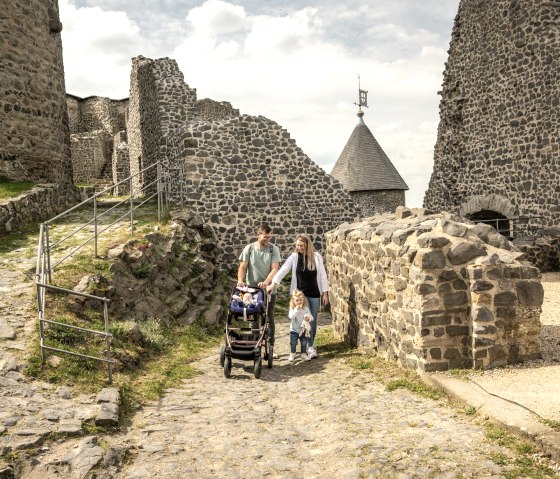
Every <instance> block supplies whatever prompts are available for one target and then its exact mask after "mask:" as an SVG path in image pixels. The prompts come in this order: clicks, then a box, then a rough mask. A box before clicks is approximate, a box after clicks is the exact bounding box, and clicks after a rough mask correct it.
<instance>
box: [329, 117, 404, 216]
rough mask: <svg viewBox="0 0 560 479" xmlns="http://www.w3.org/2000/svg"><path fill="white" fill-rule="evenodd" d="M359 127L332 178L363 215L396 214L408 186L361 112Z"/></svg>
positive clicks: (334, 169) (339, 160) (349, 141)
mask: <svg viewBox="0 0 560 479" xmlns="http://www.w3.org/2000/svg"><path fill="white" fill-rule="evenodd" d="M357 115H358V118H359V120H358V124H357V125H356V127H355V128H354V131H353V132H352V135H350V138H349V139H348V142H347V143H346V146H345V147H344V149H343V150H342V153H341V154H340V156H339V157H338V160H337V161H336V163H335V165H334V167H333V169H332V171H331V176H333V177H334V178H335V179H337V180H338V181H340V183H342V185H343V186H344V189H345V190H346V191H348V192H349V193H350V196H351V197H352V199H353V200H354V204H355V205H356V208H357V209H358V211H359V213H360V216H362V217H367V216H373V215H378V214H382V213H387V212H393V211H395V209H396V208H397V206H404V204H405V198H404V192H405V190H408V186H407V185H406V183H405V182H404V180H403V179H402V178H401V175H399V172H398V171H397V169H396V168H395V167H394V166H393V163H391V160H390V159H389V157H388V156H387V155H386V154H385V152H384V151H383V148H381V146H380V145H379V143H378V142H377V140H376V139H375V137H374V136H373V134H372V132H371V131H370V129H369V128H368V127H367V125H366V124H365V123H364V118H363V116H364V112H363V111H362V110H361V108H360V111H358V113H357Z"/></svg>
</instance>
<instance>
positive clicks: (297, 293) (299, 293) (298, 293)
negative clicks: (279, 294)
mask: <svg viewBox="0 0 560 479" xmlns="http://www.w3.org/2000/svg"><path fill="white" fill-rule="evenodd" d="M300 296H301V297H302V298H303V306H304V307H305V306H307V298H306V297H305V294H303V291H300V290H299V289H294V292H293V293H292V296H290V308H291V309H294V308H295V307H296V303H295V301H294V299H295V298H299V297H300Z"/></svg>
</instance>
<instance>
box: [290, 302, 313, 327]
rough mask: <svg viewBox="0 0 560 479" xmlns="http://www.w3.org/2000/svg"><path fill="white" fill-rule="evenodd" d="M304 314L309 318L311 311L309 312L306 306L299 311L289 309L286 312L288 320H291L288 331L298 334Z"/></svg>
mask: <svg viewBox="0 0 560 479" xmlns="http://www.w3.org/2000/svg"><path fill="white" fill-rule="evenodd" d="M306 314H309V315H310V316H311V311H309V308H308V307H307V306H304V307H303V308H301V309H296V308H290V310H289V311H288V318H290V319H291V322H290V331H293V332H294V333H298V334H299V333H300V329H301V325H302V324H303V321H304V319H303V317H304V316H305V315H306Z"/></svg>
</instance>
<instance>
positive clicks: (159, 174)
mask: <svg viewBox="0 0 560 479" xmlns="http://www.w3.org/2000/svg"><path fill="white" fill-rule="evenodd" d="M169 171H170V170H169V169H167V168H164V167H163V166H162V165H161V163H160V162H158V163H154V164H153V165H150V166H148V167H146V168H144V169H142V170H140V171H138V172H137V173H135V174H133V175H131V176H129V177H128V178H126V179H124V180H122V181H120V182H118V183H116V184H115V185H112V186H110V187H108V188H106V189H105V190H103V191H101V192H99V193H96V194H95V195H94V196H92V197H91V198H88V199H87V200H85V201H82V202H81V203H79V204H78V205H76V206H74V207H72V208H70V209H68V210H66V211H64V212H63V213H61V214H59V215H57V216H55V217H54V218H52V219H50V220H48V221H45V222H44V223H42V224H41V226H40V230H39V242H38V247H37V267H36V271H35V284H36V287H37V308H38V316H39V333H40V342H41V361H42V363H43V364H44V363H45V361H46V351H57V352H60V353H64V354H68V355H71V356H77V357H82V358H87V359H92V360H96V361H101V362H104V363H107V366H108V376H109V383H112V379H113V377H112V375H113V360H112V359H111V339H112V335H111V333H110V331H109V314H108V304H109V299H107V298H105V297H101V296H95V295H91V294H86V293H81V292H78V291H73V290H70V289H66V288H61V287H59V286H55V285H53V284H52V280H53V271H54V270H55V268H57V267H58V266H60V265H61V264H62V263H63V262H64V261H66V260H67V259H68V258H70V257H71V256H73V255H74V254H75V253H77V252H78V251H80V250H81V249H82V248H84V247H85V246H86V245H88V244H91V243H93V255H94V257H95V258H97V257H98V239H99V236H100V235H102V234H103V233H105V232H106V231H108V230H109V229H110V228H113V227H114V226H115V225H122V224H123V223H122V222H121V220H122V219H123V218H125V217H128V216H130V234H133V233H134V212H135V211H136V210H137V209H138V208H141V207H142V206H143V205H145V204H146V203H147V202H149V201H150V200H153V199H154V198H156V197H157V218H158V222H161V216H162V210H163V208H164V195H165V192H166V190H169V186H168V185H169V184H170V183H171V181H170V180H169ZM145 173H152V176H155V180H153V181H150V182H149V183H147V184H145V185H143V186H142V187H141V188H138V191H137V192H136V193H135V192H134V188H133V187H134V180H135V178H142V176H141V175H144V174H145ZM153 173H155V174H153ZM146 176H149V175H148V174H147V175H146ZM121 184H128V191H129V194H128V197H125V198H124V199H123V200H121V201H119V202H117V203H116V204H114V205H113V206H111V207H110V208H108V209H106V210H105V211H103V212H102V213H99V208H98V207H99V204H100V199H101V198H102V197H103V196H106V195H108V194H109V192H110V191H112V190H113V188H115V187H118V186H119V185H121ZM153 191H155V192H153ZM125 196H126V195H125ZM165 196H166V198H165V199H166V205H167V206H168V205H169V202H168V201H167V195H165ZM181 198H183V193H182V192H181ZM135 200H136V201H140V202H139V203H138V204H135ZM89 204H91V207H92V209H93V218H92V219H91V220H90V221H88V222H86V223H84V224H82V225H81V226H79V227H77V228H76V229H75V230H73V231H72V232H71V233H70V234H68V235H66V236H64V237H63V238H61V239H58V240H57V241H54V242H53V240H52V238H51V236H52V235H51V229H52V228H53V226H54V223H55V222H56V221H58V220H60V219H62V218H64V217H67V215H68V214H69V213H71V212H74V211H76V210H78V209H80V208H84V207H87V206H88V205H89ZM123 205H125V206H126V207H127V211H126V212H125V213H124V214H122V215H120V216H119V217H118V218H117V219H115V220H113V221H111V218H110V217H109V213H111V212H112V211H114V210H116V208H118V207H119V206H123ZM102 218H106V219H107V220H108V223H109V224H102V223H101V222H100V220H101V219H102ZM119 222H121V223H119ZM127 223H128V222H127ZM88 227H90V228H91V234H90V235H88V236H87V237H86V239H85V241H83V242H82V243H80V244H79V245H78V246H76V247H74V248H71V251H70V252H68V253H66V252H63V253H62V257H61V258H57V259H56V261H55V259H54V258H53V256H52V254H53V252H54V251H55V250H56V249H62V246H63V245H64V243H65V242H66V241H68V240H69V239H70V238H73V237H74V236H75V235H77V234H78V233H79V232H81V231H84V230H86V228H88ZM86 231H87V230H86ZM47 291H53V292H57V293H64V294H67V295H74V296H79V297H82V298H87V299H89V300H92V301H94V302H98V303H100V304H101V305H102V307H103V323H104V328H103V330H102V331H101V330H96V329H91V328H82V327H79V326H75V325H72V324H66V323H63V322H60V321H53V320H50V319H47V318H46V296H47ZM50 325H54V326H56V327H60V328H68V329H71V330H74V331H81V332H84V333H89V334H94V335H97V336H102V337H104V338H105V347H106V350H105V352H104V356H102V357H96V356H91V355H87V354H81V353H79V352H76V351H70V350H66V349H60V348H56V347H53V346H49V345H47V344H46V335H45V332H46V330H48V328H49V327H50Z"/></svg>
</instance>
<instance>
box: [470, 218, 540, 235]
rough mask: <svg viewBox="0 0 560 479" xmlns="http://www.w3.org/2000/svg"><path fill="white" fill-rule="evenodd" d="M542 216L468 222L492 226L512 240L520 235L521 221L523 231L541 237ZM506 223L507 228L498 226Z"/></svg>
mask: <svg viewBox="0 0 560 479" xmlns="http://www.w3.org/2000/svg"><path fill="white" fill-rule="evenodd" d="M543 220H544V216H517V217H513V218H484V219H471V220H470V221H472V222H474V223H484V224H487V225H490V226H493V227H494V229H495V230H496V231H497V232H498V233H500V234H502V235H504V236H506V235H507V236H508V237H510V238H512V239H517V238H519V235H520V233H519V232H520V230H521V228H520V223H521V221H525V223H521V224H522V225H523V226H525V228H524V229H523V231H525V232H526V233H529V232H534V233H536V234H535V236H542V233H543V230H544V226H543ZM506 221H507V224H508V226H507V227H503V226H500V225H501V224H502V225H503V224H505V222H506Z"/></svg>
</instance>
